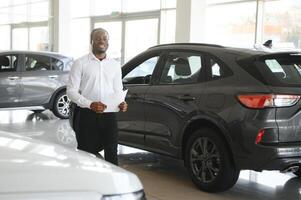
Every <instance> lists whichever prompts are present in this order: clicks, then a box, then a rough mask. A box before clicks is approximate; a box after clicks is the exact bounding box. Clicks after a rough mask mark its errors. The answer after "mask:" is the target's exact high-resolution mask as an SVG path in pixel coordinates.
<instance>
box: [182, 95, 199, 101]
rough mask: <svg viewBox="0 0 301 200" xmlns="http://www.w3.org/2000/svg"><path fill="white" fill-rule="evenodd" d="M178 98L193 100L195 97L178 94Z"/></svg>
mask: <svg viewBox="0 0 301 200" xmlns="http://www.w3.org/2000/svg"><path fill="white" fill-rule="evenodd" d="M178 99H180V100H183V101H194V100H195V99H196V98H195V97H193V96H190V95H181V96H178Z"/></svg>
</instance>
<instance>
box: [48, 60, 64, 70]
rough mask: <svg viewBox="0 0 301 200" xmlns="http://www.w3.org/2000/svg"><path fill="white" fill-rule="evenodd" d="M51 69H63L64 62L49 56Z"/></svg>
mask: <svg viewBox="0 0 301 200" xmlns="http://www.w3.org/2000/svg"><path fill="white" fill-rule="evenodd" d="M51 69H52V70H61V71H62V70H63V69H64V63H63V62H62V61H60V60H58V59H56V58H51Z"/></svg>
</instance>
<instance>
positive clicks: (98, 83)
mask: <svg viewBox="0 0 301 200" xmlns="http://www.w3.org/2000/svg"><path fill="white" fill-rule="evenodd" d="M90 39H91V40H90V41H91V46H92V52H91V53H89V54H87V55H85V56H83V57H81V58H79V59H77V60H76V61H75V62H74V64H73V66H72V68H71V71H70V75H69V83H68V85H67V95H68V97H69V98H70V99H71V101H73V102H74V103H76V104H77V105H78V106H79V107H80V109H79V116H80V119H79V123H78V131H76V139H77V143H78V146H77V148H78V149H80V150H84V151H87V152H90V153H93V154H95V155H97V156H99V154H98V152H99V149H100V146H103V147H104V152H105V160H107V161H109V162H111V163H113V164H115V165H118V159H117V140H118V130H117V120H116V113H115V112H118V111H119V110H120V111H122V112H125V111H126V110H127V103H126V102H122V103H120V104H119V106H118V107H119V108H118V107H117V106H116V108H115V110H114V109H113V111H112V109H110V110H109V111H106V108H107V105H106V104H105V103H104V100H105V99H106V100H107V99H110V98H112V97H114V95H115V94H118V93H121V92H122V90H123V86H122V77H121V67H120V66H119V64H118V63H117V62H116V61H114V60H112V59H109V58H108V57H107V54H106V51H107V49H108V46H109V43H108V40H109V34H108V32H107V31H106V30H104V29H102V28H98V29H94V30H93V31H92V32H91V35H90Z"/></svg>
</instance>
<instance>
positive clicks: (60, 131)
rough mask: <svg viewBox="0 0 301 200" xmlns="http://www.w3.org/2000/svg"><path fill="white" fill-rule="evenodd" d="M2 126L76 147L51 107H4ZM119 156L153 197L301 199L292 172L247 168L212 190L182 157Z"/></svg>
mask: <svg viewBox="0 0 301 200" xmlns="http://www.w3.org/2000/svg"><path fill="white" fill-rule="evenodd" d="M0 130H4V131H8V132H13V133H17V134H20V135H23V136H28V137H32V138H36V139H41V140H47V141H49V142H54V143H57V144H60V145H64V146H66V147H69V148H76V140H75V136H74V133H73V131H72V130H71V128H70V127H69V123H68V120H59V119H57V118H55V117H54V116H53V115H52V114H51V113H50V112H49V111H45V112H43V113H40V114H33V113H32V112H30V111H24V110H23V111H0ZM119 160H120V166H121V167H123V168H125V169H127V170H129V171H132V172H133V173H135V174H137V175H138V176H139V178H140V180H141V181H142V183H143V185H144V189H145V192H146V194H147V197H148V199H149V200H182V199H187V200H197V199H198V200H199V199H202V200H228V199H229V200H230V199H231V200H232V199H233V200H236V199H243V200H251V199H256V200H257V199H262V200H266V199H273V200H280V199H281V200H297V199H301V179H300V180H299V179H298V178H296V177H295V176H294V175H292V174H281V173H279V172H277V171H264V172H262V173H259V172H254V171H248V170H245V171H241V174H240V177H239V180H238V182H237V184H236V185H235V186H234V187H233V188H232V189H230V190H229V191H226V192H223V193H217V194H210V193H205V192H202V191H200V190H198V189H197V188H196V187H195V186H194V185H193V184H192V182H191V181H190V178H189V176H188V174H187V172H186V170H185V168H184V166H183V163H182V161H178V160H175V159H172V158H169V157H165V156H161V155H158V154H153V153H149V152H145V151H141V150H138V149H133V148H128V147H125V146H119Z"/></svg>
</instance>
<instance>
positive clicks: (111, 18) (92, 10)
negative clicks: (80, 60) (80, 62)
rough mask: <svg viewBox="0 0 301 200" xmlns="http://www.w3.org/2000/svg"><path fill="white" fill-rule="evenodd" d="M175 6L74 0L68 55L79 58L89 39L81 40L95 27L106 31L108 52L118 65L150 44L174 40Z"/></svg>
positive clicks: (171, 0) (144, 0)
mask: <svg viewBox="0 0 301 200" xmlns="http://www.w3.org/2000/svg"><path fill="white" fill-rule="evenodd" d="M103 5H105V6H103ZM175 8H176V0H152V1H149V0H114V1H110V0H77V2H76V3H74V4H71V8H70V9H71V21H72V22H71V32H72V33H73V36H71V41H70V44H71V45H72V48H71V51H72V52H71V55H72V56H74V57H79V56H81V55H83V54H85V53H87V52H88V51H89V42H88V43H86V45H84V42H86V41H87V39H88V38H89V32H90V31H91V30H92V29H93V28H98V27H102V28H104V29H106V30H107V31H108V32H109V34H110V40H109V43H110V46H109V49H108V55H109V56H110V57H112V58H114V59H116V60H117V61H118V62H119V63H120V64H123V63H124V62H126V61H128V60H129V59H131V58H133V57H134V56H135V55H137V54H138V53H140V52H141V51H143V50H145V49H147V48H149V47H150V46H154V45H156V44H158V43H170V42H174V41H175V24H176V22H175V21H176V12H175ZM83 21H85V22H83ZM83 23H84V24H83ZM79 38H81V41H79V40H78V39H79ZM74 44H77V45H78V47H79V46H80V47H81V48H75V46H73V45H74ZM79 49H80V50H79Z"/></svg>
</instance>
